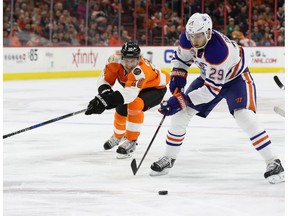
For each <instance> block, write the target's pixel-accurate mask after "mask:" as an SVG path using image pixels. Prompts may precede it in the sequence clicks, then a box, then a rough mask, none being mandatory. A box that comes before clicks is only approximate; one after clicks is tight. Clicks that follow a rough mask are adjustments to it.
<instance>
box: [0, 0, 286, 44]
mask: <svg viewBox="0 0 288 216" xmlns="http://www.w3.org/2000/svg"><path fill="white" fill-rule="evenodd" d="M12 2H13V4H12V5H11V0H3V45H4V46H119V45H122V44H123V42H125V41H129V40H135V39H136V41H137V42H138V43H139V44H140V45H177V44H178V42H179V35H180V34H181V32H182V31H183V30H184V27H185V23H186V21H187V20H188V19H189V17H190V16H191V15H192V14H193V13H195V12H201V11H202V9H203V7H204V11H205V12H206V13H208V14H209V15H210V16H211V18H212V20H213V25H214V26H213V28H214V29H216V30H218V31H220V32H223V33H226V34H227V36H228V37H229V38H230V39H233V40H235V41H237V42H238V43H239V44H241V45H242V46H274V45H276V46H284V45H285V44H284V42H285V37H284V35H285V34H284V29H285V21H284V20H285V17H284V16H285V7H284V0H283V1H281V0H277V14H276V18H277V19H276V20H275V11H274V7H275V1H274V0H266V1H265V0H253V7H252V10H251V11H252V17H251V24H252V25H251V31H249V30H250V29H249V4H248V3H249V1H243V0H227V2H226V4H224V1H220V0H205V4H204V5H202V0H186V1H181V0H173V1H172V0H169V1H165V4H164V5H162V0H148V4H147V5H146V1H145V0H139V1H136V2H135V1H134V0H122V1H118V0H89V1H88V2H89V3H88V4H87V0H53V1H52V2H53V4H51V1H50V0H34V1H33V0H14V1H12ZM119 2H121V4H120V3H119ZM182 4H183V5H182ZM51 5H52V6H51ZM182 9H183V10H184V11H183V12H184V13H181V10H182ZM225 11H226V12H227V16H224V13H225ZM182 14H184V17H183V19H181V16H182ZM224 17H226V18H227V19H226V25H224V23H225V22H224V21H225V20H224ZM135 27H136V28H135ZM163 38H164V41H163Z"/></svg>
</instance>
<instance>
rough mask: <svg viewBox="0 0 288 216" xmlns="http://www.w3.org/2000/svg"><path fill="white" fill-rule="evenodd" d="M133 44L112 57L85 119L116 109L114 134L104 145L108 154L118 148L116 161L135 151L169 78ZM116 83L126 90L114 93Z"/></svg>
mask: <svg viewBox="0 0 288 216" xmlns="http://www.w3.org/2000/svg"><path fill="white" fill-rule="evenodd" d="M140 52H141V50H140V48H139V46H138V44H136V43H134V42H126V43H125V44H124V45H123V46H122V49H121V55H119V54H115V55H112V56H110V58H109V59H108V62H107V64H106V66H105V68H104V72H103V74H102V75H101V77H100V78H99V80H98V83H97V84H98V85H97V86H98V93H99V94H98V95H97V96H96V97H95V98H94V99H93V100H92V101H90V102H89V105H88V108H87V111H86V112H85V114H86V115H91V114H101V113H103V112H104V110H106V109H113V108H116V111H115V114H114V134H113V135H112V136H111V138H110V139H108V140H107V141H106V142H105V143H104V149H105V150H108V149H111V148H113V147H114V146H116V145H118V144H119V143H120V142H121V141H124V142H123V143H122V144H121V145H119V147H118V149H117V153H118V155H117V158H127V157H130V156H131V153H132V152H134V151H135V149H136V144H137V139H138V137H139V135H140V132H141V125H142V124H143V121H144V112H145V111H146V110H148V109H150V108H151V107H154V106H156V105H158V104H160V102H161V101H162V99H163V97H164V95H165V93H166V90H167V89H166V85H167V84H168V82H169V80H170V75H169V74H168V73H165V72H163V71H161V70H160V69H158V68H156V67H155V66H154V65H152V64H151V63H150V62H149V61H148V60H147V59H145V58H143V57H142V56H141V55H140ZM116 80H118V82H119V83H120V84H121V85H122V86H123V88H122V89H120V90H117V91H113V90H112V88H111V87H113V85H114V84H115V82H116Z"/></svg>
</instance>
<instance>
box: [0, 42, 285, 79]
mask: <svg viewBox="0 0 288 216" xmlns="http://www.w3.org/2000/svg"><path fill="white" fill-rule="evenodd" d="M176 48H177V47H161V46H149V47H148V46H147V47H141V52H142V55H143V56H144V57H145V58H147V59H149V60H150V61H151V62H152V63H153V64H154V65H156V66H157V67H159V68H161V69H162V70H165V71H170V67H171V65H170V61H171V58H172V55H173V52H174V50H175V49H176ZM120 49H121V47H29V48H28V47H26V48H23V47H21V48H8V47H5V48H4V49H3V69H4V70H3V79H4V80H24V79H46V78H72V77H93V76H99V74H100V73H101V71H102V70H103V68H104V66H105V64H106V61H107V59H108V58H109V56H110V55H112V54H114V53H115V52H119V51H120ZM245 53H246V56H247V59H248V61H250V71H251V72H252V73H281V72H284V70H285V61H284V55H285V49H284V47H245ZM198 72H199V69H198V68H196V66H195V65H193V66H191V67H190V69H189V73H198Z"/></svg>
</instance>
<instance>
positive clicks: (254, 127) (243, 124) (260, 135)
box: [234, 109, 276, 163]
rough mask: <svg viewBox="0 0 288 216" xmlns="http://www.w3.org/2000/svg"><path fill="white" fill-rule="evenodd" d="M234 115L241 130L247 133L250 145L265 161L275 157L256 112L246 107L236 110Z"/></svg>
mask: <svg viewBox="0 0 288 216" xmlns="http://www.w3.org/2000/svg"><path fill="white" fill-rule="evenodd" d="M234 117H235V120H236V122H237V124H238V125H239V127H240V128H242V130H243V131H244V132H245V133H247V134H248V136H249V138H250V140H251V142H252V145H253V146H254V148H255V149H256V150H257V151H258V152H259V153H260V155H261V156H262V157H263V159H264V160H265V162H266V163H268V162H269V161H271V160H273V159H275V158H276V157H275V155H274V154H273V152H272V149H271V146H270V144H271V140H270V138H269V136H268V134H267V132H266V131H265V130H264V129H263V128H262V127H261V126H260V123H259V122H258V119H257V116H256V114H255V113H254V112H253V111H251V110H248V109H241V110H236V111H235V112H234Z"/></svg>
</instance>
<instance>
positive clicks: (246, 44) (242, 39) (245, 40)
mask: <svg viewBox="0 0 288 216" xmlns="http://www.w3.org/2000/svg"><path fill="white" fill-rule="evenodd" d="M238 44H239V45H241V46H243V47H254V46H256V43H255V41H253V40H252V39H249V38H247V37H245V35H243V36H241V37H240V38H239V41H238Z"/></svg>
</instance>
